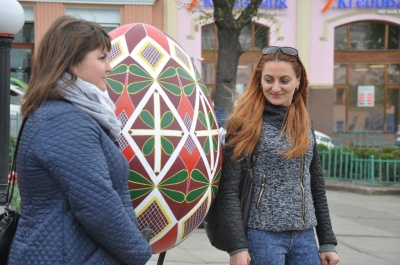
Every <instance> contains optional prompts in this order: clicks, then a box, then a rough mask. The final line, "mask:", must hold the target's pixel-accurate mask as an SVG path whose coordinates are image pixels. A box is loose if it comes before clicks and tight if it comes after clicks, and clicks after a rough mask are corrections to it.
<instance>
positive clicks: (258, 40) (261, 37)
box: [254, 24, 269, 50]
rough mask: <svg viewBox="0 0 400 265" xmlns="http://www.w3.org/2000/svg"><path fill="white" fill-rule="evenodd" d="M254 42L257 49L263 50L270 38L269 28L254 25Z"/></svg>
mask: <svg viewBox="0 0 400 265" xmlns="http://www.w3.org/2000/svg"><path fill="white" fill-rule="evenodd" d="M254 28H255V32H254V40H255V47H254V48H255V49H256V50H262V49H263V48H264V47H265V46H267V45H268V36H269V28H267V27H264V26H262V25H258V24H255V25H254Z"/></svg>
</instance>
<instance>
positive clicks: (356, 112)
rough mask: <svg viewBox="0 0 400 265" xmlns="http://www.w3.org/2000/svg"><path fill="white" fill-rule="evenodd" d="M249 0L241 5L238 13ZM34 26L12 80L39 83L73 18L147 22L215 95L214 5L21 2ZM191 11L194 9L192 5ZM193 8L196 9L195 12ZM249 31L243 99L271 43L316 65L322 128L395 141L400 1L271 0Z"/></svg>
mask: <svg viewBox="0 0 400 265" xmlns="http://www.w3.org/2000/svg"><path fill="white" fill-rule="evenodd" d="M247 2H248V1H247V0H237V2H236V6H235V8H236V9H238V10H239V9H240V8H243V7H245V6H246V4H247ZM20 3H21V5H22V6H23V8H24V10H25V15H26V23H25V26H24V28H23V30H21V32H19V33H18V34H17V35H16V37H15V40H14V43H13V49H12V51H11V67H12V69H11V70H12V73H11V75H12V76H15V77H17V78H19V79H22V80H26V81H27V80H28V79H29V73H30V63H31V60H34V52H35V47H37V44H38V43H39V42H40V38H41V36H43V34H44V33H45V31H46V30H47V29H48V27H49V25H50V24H51V22H52V21H54V20H55V19H56V18H57V17H59V16H61V15H64V14H67V15H75V16H79V17H82V18H84V19H88V20H92V21H96V22H98V23H100V24H101V25H103V26H104V27H105V28H106V29H107V30H112V29H114V28H116V27H118V26H120V25H123V24H127V23H133V22H143V23H148V24H151V25H153V26H156V27H158V28H160V29H162V30H163V31H164V32H166V33H167V34H168V35H169V36H171V37H172V38H174V39H175V40H176V41H177V42H178V43H179V44H180V45H181V46H182V48H183V49H184V50H185V51H186V52H187V53H188V54H189V55H190V57H191V59H192V61H193V63H194V64H195V66H196V67H197V68H198V69H199V70H200V69H201V73H202V77H203V80H204V82H205V83H206V85H207V87H208V88H209V89H210V91H211V93H212V91H213V90H215V89H216V88H215V84H216V69H217V68H216V64H217V56H216V55H217V50H218V43H217V29H216V27H215V25H214V24H213V21H212V19H208V20H207V19H204V14H205V12H206V13H207V12H208V13H212V12H213V7H212V1H211V0H200V1H196V0H136V1H132V0H131V1H129V0H125V1H124V0H117V1H105V0H96V1H89V0H83V1H78V0H52V1H49V0H47V1H46V0H41V1H31V0H25V1H20ZM188 6H190V7H191V8H188ZM189 9H190V10H189ZM260 11H261V12H262V13H263V14H264V15H263V16H262V17H260V18H254V19H253V22H252V24H251V25H248V26H246V27H245V28H244V29H243V30H242V33H241V37H240V42H241V44H242V48H243V50H244V53H243V54H242V56H241V57H240V61H239V65H238V73H237V85H236V95H235V96H236V97H237V96H239V95H240V94H241V93H242V92H243V90H244V89H245V87H246V85H247V81H248V80H249V78H250V74H251V72H252V70H253V69H254V67H255V63H256V62H257V60H258V59H259V57H260V55H261V50H262V48H263V47H265V46H269V45H275V46H292V47H295V48H297V49H298V50H299V55H300V57H301V58H302V61H303V63H304V65H305V67H306V69H307V72H308V78H309V82H310V87H309V88H310V90H309V102H308V109H309V112H310V115H311V118H312V120H313V124H314V127H315V129H317V130H319V131H322V132H324V133H326V134H328V135H330V136H332V137H335V136H337V135H338V134H339V133H341V132H354V131H366V130H368V131H370V132H372V133H379V134H381V135H382V136H383V138H384V139H385V140H387V141H393V140H395V134H396V132H397V131H400V128H399V127H400V0H264V1H263V2H262V3H261V6H260Z"/></svg>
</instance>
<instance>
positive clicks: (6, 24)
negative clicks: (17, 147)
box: [0, 0, 25, 201]
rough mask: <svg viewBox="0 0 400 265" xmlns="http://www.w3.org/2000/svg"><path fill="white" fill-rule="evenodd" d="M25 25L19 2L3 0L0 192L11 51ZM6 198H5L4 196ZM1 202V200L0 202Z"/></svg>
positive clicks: (7, 123) (7, 127)
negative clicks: (17, 34) (14, 41)
mask: <svg viewBox="0 0 400 265" xmlns="http://www.w3.org/2000/svg"><path fill="white" fill-rule="evenodd" d="M24 23H25V13H24V9H23V8H22V6H21V5H20V3H19V2H18V1H17V0H1V8H0V192H1V193H3V195H4V191H5V189H6V187H7V176H8V170H9V169H8V166H9V165H8V159H9V157H8V155H9V153H8V152H9V150H8V148H9V137H10V50H11V44H12V41H13V40H14V35H15V34H16V33H17V32H18V31H20V30H21V28H22V27H23V25H24ZM3 197H4V196H3ZM0 201H1V200H0Z"/></svg>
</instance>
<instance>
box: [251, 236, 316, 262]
mask: <svg viewBox="0 0 400 265" xmlns="http://www.w3.org/2000/svg"><path fill="white" fill-rule="evenodd" d="M247 236H248V241H249V253H250V257H251V264H252V265H321V261H320V259H319V253H318V248H317V242H316V240H315V236H314V229H312V228H310V229H307V230H304V231H289V232H267V231H261V230H256V229H251V228H249V229H248V230H247Z"/></svg>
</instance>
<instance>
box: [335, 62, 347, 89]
mask: <svg viewBox="0 0 400 265" xmlns="http://www.w3.org/2000/svg"><path fill="white" fill-rule="evenodd" d="M333 69H334V78H335V80H334V82H335V84H337V85H343V84H346V80H347V75H346V65H345V64H335V66H334V67H333Z"/></svg>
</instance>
